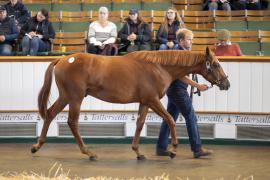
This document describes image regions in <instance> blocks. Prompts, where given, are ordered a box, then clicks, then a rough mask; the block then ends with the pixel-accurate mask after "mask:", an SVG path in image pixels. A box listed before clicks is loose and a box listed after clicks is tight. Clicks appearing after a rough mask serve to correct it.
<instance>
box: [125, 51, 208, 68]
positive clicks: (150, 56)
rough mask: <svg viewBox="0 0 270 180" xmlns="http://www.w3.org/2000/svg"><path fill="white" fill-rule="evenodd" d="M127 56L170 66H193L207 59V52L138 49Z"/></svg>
mask: <svg viewBox="0 0 270 180" xmlns="http://www.w3.org/2000/svg"><path fill="white" fill-rule="evenodd" d="M125 57H127V58H128V59H131V58H132V59H135V60H137V61H143V62H149V63H157V64H161V65H168V66H174V65H180V66H193V65H196V64H198V63H200V62H202V61H204V60H205V53H203V52H192V51H181V50H165V51H164V50H162V51H136V52H132V53H129V54H127V55H125Z"/></svg>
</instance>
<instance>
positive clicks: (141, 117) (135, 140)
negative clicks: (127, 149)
mask: <svg viewBox="0 0 270 180" xmlns="http://www.w3.org/2000/svg"><path fill="white" fill-rule="evenodd" d="M147 112H148V106H145V105H143V104H140V107H139V112H138V118H137V122H136V132H135V136H134V138H133V141H132V150H133V151H135V153H136V154H137V159H138V160H144V159H145V157H144V155H142V154H140V152H139V141H140V134H141V131H142V128H143V125H144V122H145V117H146V115H147Z"/></svg>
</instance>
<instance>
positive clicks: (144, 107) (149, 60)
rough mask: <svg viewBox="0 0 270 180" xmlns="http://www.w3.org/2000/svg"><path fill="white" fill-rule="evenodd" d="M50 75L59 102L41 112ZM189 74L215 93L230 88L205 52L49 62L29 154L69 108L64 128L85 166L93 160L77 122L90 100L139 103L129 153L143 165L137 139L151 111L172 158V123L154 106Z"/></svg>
mask: <svg viewBox="0 0 270 180" xmlns="http://www.w3.org/2000/svg"><path fill="white" fill-rule="evenodd" d="M53 69H54V75H55V81H56V84H57V87H58V91H59V97H58V99H57V100H56V101H55V102H54V104H53V105H52V106H51V107H50V108H49V109H47V102H48V98H49V93H50V89H51V84H52V76H53ZM190 73H197V74H201V75H202V76H203V77H204V78H205V79H207V80H208V81H209V82H211V83H212V84H216V85H217V86H219V88H220V89H221V90H227V89H228V88H229V86H230V83H229V81H228V78H227V76H226V75H225V73H224V71H223V69H222V68H221V66H220V64H219V62H218V60H217V59H216V57H215V56H214V55H213V54H212V53H211V52H209V49H208V48H207V49H206V52H205V53H204V52H190V51H172V50H169V51H139V52H133V53H130V54H127V55H125V56H100V55H94V54H84V53H77V54H73V55H69V56H66V57H63V58H61V59H58V60H55V61H53V62H52V63H51V64H50V65H49V67H48V69H47V71H46V73H45V79H44V84H43V86H42V88H41V90H40V93H39V96H38V108H39V113H40V115H41V117H42V118H43V119H44V125H43V128H42V132H41V135H40V137H39V139H38V142H37V144H35V145H33V147H32V149H31V151H32V153H35V152H36V151H38V150H39V149H40V148H41V146H42V145H43V144H44V143H45V139H46V135H47V131H48V128H49V125H50V123H51V121H52V120H53V119H54V118H55V116H56V115H57V114H58V113H59V112H61V111H62V110H63V109H64V107H65V106H66V105H67V104H68V105H69V113H68V122H67V123H68V125H69V127H70V129H71V131H72V133H73V135H74V137H75V139H76V141H77V143H78V145H79V148H80V150H81V152H82V153H83V154H86V155H88V156H89V158H90V160H96V158H97V156H96V155H95V154H94V153H92V152H91V151H90V150H89V149H88V148H87V147H86V145H85V144H84V142H83V139H82V138H81V136H80V134H79V129H78V119H79V114H80V107H81V103H82V100H83V99H84V97H85V96H87V95H91V96H93V97H96V98H98V99H101V100H103V101H107V102H111V103H134V102H139V103H140V105H139V112H138V119H137V128H136V132H135V136H134V138H133V142H132V149H133V150H134V151H135V153H136V154H137V158H138V159H144V158H145V157H144V155H142V154H140V152H139V138H140V133H141V130H142V127H143V125H144V122H145V117H146V114H147V112H148V109H149V108H151V109H152V110H153V111H154V112H155V113H157V114H158V115H159V116H161V117H162V118H163V119H164V120H166V122H167V123H168V125H169V127H170V129H171V137H172V150H171V158H173V157H174V156H175V155H176V148H177V143H178V141H177V138H176V127H175V122H174V120H173V118H172V117H171V115H170V114H169V113H168V112H167V111H166V109H165V108H164V107H163V105H162V104H161V102H160V99H161V98H162V97H163V96H164V95H165V93H166V90H167V89H168V87H169V86H170V84H171V82H173V81H174V80H176V79H178V78H181V77H183V76H185V75H188V74H190Z"/></svg>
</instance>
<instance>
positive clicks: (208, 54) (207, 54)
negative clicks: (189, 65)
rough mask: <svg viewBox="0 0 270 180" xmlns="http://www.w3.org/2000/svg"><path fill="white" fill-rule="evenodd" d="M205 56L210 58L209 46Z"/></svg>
mask: <svg viewBox="0 0 270 180" xmlns="http://www.w3.org/2000/svg"><path fill="white" fill-rule="evenodd" d="M205 54H206V56H207V57H209V56H210V50H209V47H208V46H207V47H206V49H205Z"/></svg>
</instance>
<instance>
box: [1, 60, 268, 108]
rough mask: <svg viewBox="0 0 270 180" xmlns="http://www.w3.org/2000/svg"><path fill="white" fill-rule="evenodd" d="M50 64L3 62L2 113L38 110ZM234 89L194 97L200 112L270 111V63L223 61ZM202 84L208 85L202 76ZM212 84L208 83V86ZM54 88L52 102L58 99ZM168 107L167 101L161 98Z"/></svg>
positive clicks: (86, 104)
mask: <svg viewBox="0 0 270 180" xmlns="http://www.w3.org/2000/svg"><path fill="white" fill-rule="evenodd" d="M48 64H49V63H48V62H0V110H37V96H38V91H39V89H40V88H41V86H42V84H43V78H44V73H45V70H46V68H47V66H48ZM221 64H222V67H223V68H224V70H225V72H227V74H228V76H229V80H230V82H231V88H230V89H229V91H220V90H219V89H218V88H217V87H214V88H212V89H210V90H208V91H206V92H203V93H202V96H200V97H198V96H197V95H195V96H194V107H195V109H196V110H198V111H230V112H266V113H267V112H269V113H270V62H265V63H263V62H222V63H221ZM199 81H200V82H205V80H204V79H203V78H202V77H199ZM208 84H209V83H208ZM57 94H58V91H57V88H56V86H55V84H54V85H53V87H52V93H51V98H50V102H53V101H54V100H55V99H56V98H57ZM162 102H163V104H166V102H167V99H166V97H164V98H163V99H162ZM137 109H138V104H136V103H134V104H126V105H123V104H111V103H106V102H103V101H100V100H98V99H95V98H93V97H87V98H85V99H84V101H83V105H82V110H137Z"/></svg>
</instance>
